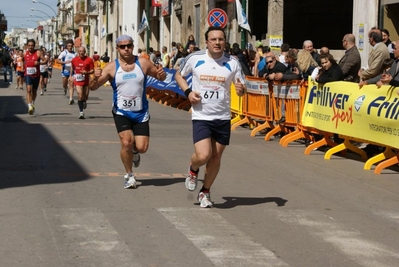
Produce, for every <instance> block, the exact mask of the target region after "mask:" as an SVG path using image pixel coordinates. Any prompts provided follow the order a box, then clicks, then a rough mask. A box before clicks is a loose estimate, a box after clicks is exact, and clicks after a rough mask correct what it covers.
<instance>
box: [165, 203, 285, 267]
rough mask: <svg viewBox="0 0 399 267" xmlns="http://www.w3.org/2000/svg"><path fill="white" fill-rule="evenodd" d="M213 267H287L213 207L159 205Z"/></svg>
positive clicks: (168, 218) (166, 216) (170, 220)
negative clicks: (209, 208)
mask: <svg viewBox="0 0 399 267" xmlns="http://www.w3.org/2000/svg"><path fill="white" fill-rule="evenodd" d="M158 211H159V212H160V213H161V214H162V215H163V216H164V217H165V218H166V219H167V220H168V221H169V222H170V223H172V224H173V225H174V226H175V227H176V228H177V229H178V230H179V231H180V232H182V233H183V234H184V235H185V236H186V237H187V238H188V239H189V240H190V241H191V242H192V243H193V244H194V245H195V246H196V247H197V248H198V249H199V250H201V251H202V252H203V253H204V254H205V256H207V257H208V258H209V259H210V260H211V261H212V263H213V264H214V265H215V266H221V267H222V266H223V267H225V266H251V267H255V266H271V267H278V266H289V265H288V264H287V263H285V262H284V261H282V260H280V259H279V258H278V257H277V256H276V255H275V254H274V253H273V252H271V251H270V250H268V249H266V248H264V247H262V245H260V244H258V243H255V242H253V241H252V240H251V239H250V238H249V237H248V236H246V235H245V234H244V233H243V232H242V231H240V230H239V229H237V228H236V227H235V226H233V225H231V224H230V223H229V222H228V221H226V220H224V219H223V218H222V217H221V216H220V215H219V214H217V213H216V212H214V211H212V210H208V209H200V208H198V207H197V208H159V209H158Z"/></svg>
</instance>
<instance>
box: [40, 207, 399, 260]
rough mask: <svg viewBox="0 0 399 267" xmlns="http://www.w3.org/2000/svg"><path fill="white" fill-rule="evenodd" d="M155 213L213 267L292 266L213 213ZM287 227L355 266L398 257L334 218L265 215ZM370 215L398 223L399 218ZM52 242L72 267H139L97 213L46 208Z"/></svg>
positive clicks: (292, 213) (175, 210)
mask: <svg viewBox="0 0 399 267" xmlns="http://www.w3.org/2000/svg"><path fill="white" fill-rule="evenodd" d="M157 212H159V213H160V214H162V216H163V217H164V218H165V219H166V220H167V221H168V222H169V223H170V224H171V225H173V226H174V227H175V228H176V229H177V230H178V231H180V232H181V233H182V234H183V235H184V236H185V237H186V238H187V240H188V241H189V242H191V243H192V244H193V245H194V246H195V247H196V249H198V250H199V251H201V252H202V253H203V254H204V255H205V257H207V258H208V259H209V260H210V261H211V262H212V263H213V264H214V266H216V267H219V266H220V267H221V266H223V267H224V266H229V267H233V266H251V267H252V266H253V267H256V266H271V267H274V266H290V265H289V264H288V263H286V262H285V261H284V259H281V258H279V257H278V256H277V255H275V254H274V253H273V252H272V251H270V250H269V249H267V248H265V247H263V246H262V245H261V244H259V243H256V242H254V241H253V240H251V238H250V237H249V236H247V235H246V234H245V233H244V232H242V231H241V230H239V229H238V228H237V227H235V226H234V225H233V224H231V223H230V222H228V221H227V220H225V219H224V218H223V217H221V216H220V215H219V214H218V213H217V210H215V209H200V208H199V207H195V208H179V207H164V208H158V209H157ZM268 212H269V213H270V214H272V216H275V217H276V218H277V219H278V220H280V221H282V222H283V223H285V224H288V225H292V226H294V227H301V229H302V230H305V232H306V233H307V234H309V235H311V236H313V237H315V238H317V239H318V240H321V241H323V242H326V243H328V244H330V245H332V247H334V248H335V249H336V251H335V253H337V252H338V253H339V254H342V255H344V256H345V257H347V258H348V259H350V260H351V261H353V262H355V263H356V264H358V265H359V266H370V267H371V266H373V267H374V266H386V267H390V266H397V262H399V253H398V252H397V251H394V250H392V249H391V248H389V247H388V246H386V245H385V244H382V243H379V242H376V241H373V240H369V239H367V238H366V237H365V236H364V235H363V234H362V233H361V232H359V231H358V230H356V229H353V228H352V227H351V228H349V227H346V226H345V225H344V224H343V223H340V222H339V221H337V220H335V219H334V218H332V217H329V216H327V215H324V214H322V213H318V212H312V211H307V210H295V211H281V210H268ZM373 213H374V214H376V215H378V216H381V217H384V218H386V219H389V220H392V221H394V222H399V221H398V218H399V213H395V212H389V211H376V212H373ZM43 214H44V217H45V219H46V221H47V224H48V226H49V228H50V232H51V234H52V237H53V242H54V244H55V246H56V248H57V251H58V254H59V257H60V259H61V262H63V263H66V264H69V263H70V264H71V266H72V265H73V266H87V265H90V266H112V265H113V263H114V262H118V267H119V266H122V267H123V266H133V267H141V266H142V265H140V264H139V263H137V258H135V257H134V255H133V253H132V252H131V251H130V249H129V248H128V247H127V245H126V244H125V242H124V241H123V239H122V238H121V237H120V236H119V234H118V233H117V232H116V231H115V229H114V228H113V227H112V225H111V224H110V223H109V222H108V220H107V219H106V217H105V215H104V214H103V213H102V212H101V211H100V210H98V209H95V208H91V209H89V208H70V209H44V210H43ZM93 264H94V265H93Z"/></svg>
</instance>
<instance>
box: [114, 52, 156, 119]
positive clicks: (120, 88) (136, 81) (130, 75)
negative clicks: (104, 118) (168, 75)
mask: <svg viewBox="0 0 399 267" xmlns="http://www.w3.org/2000/svg"><path fill="white" fill-rule="evenodd" d="M115 69H116V72H115V78H114V80H113V81H112V83H111V85H112V88H113V91H114V95H113V112H114V113H115V114H118V115H122V116H127V117H129V118H130V119H132V120H133V121H134V122H136V123H140V122H145V121H148V120H149V112H148V100H147V97H146V90H145V89H146V82H147V77H146V75H145V74H144V73H143V70H142V69H141V66H140V63H139V61H138V60H136V66H135V68H134V69H133V70H132V71H130V72H126V71H124V70H123V69H122V68H121V67H120V65H119V60H115Z"/></svg>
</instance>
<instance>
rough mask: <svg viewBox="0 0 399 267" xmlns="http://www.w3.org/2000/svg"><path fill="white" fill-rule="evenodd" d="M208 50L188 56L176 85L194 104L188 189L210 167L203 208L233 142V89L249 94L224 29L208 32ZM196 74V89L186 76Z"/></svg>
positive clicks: (202, 194)
mask: <svg viewBox="0 0 399 267" xmlns="http://www.w3.org/2000/svg"><path fill="white" fill-rule="evenodd" d="M205 39H206V45H207V49H206V50H202V51H198V52H194V53H192V54H190V55H189V56H187V57H186V59H185V61H184V63H183V64H182V65H181V66H180V69H179V70H178V71H177V73H176V76H175V78H176V82H177V84H178V85H179V86H180V88H181V89H183V90H184V93H185V94H186V96H187V98H188V100H189V101H190V102H191V108H192V123H193V141H194V149H195V153H194V154H193V155H192V156H191V165H190V167H189V169H188V174H187V178H186V181H185V186H186V188H187V189H188V190H189V191H194V190H195V188H196V186H197V176H198V172H199V168H200V167H201V166H202V165H205V164H206V173H205V178H204V185H203V187H202V188H201V190H200V192H199V194H198V201H199V202H200V206H201V207H203V208H211V207H212V206H213V203H212V202H211V200H210V188H211V186H212V183H213V182H214V180H215V179H216V176H217V174H218V172H219V169H220V161H221V157H222V154H223V151H224V149H225V147H226V146H227V145H228V144H229V142H230V119H231V117H230V86H231V84H232V83H234V85H235V88H236V93H237V95H238V96H242V95H243V94H244V93H245V91H246V86H245V77H244V75H243V73H242V70H241V66H240V63H239V62H238V59H237V58H235V57H234V56H232V55H230V54H227V53H224V49H225V45H226V34H225V33H224V31H223V29H222V28H220V27H213V26H212V27H210V28H209V29H208V30H207V32H206V33H205ZM190 73H192V84H193V88H189V87H188V83H187V81H186V79H185V77H186V76H187V75H188V74H190Z"/></svg>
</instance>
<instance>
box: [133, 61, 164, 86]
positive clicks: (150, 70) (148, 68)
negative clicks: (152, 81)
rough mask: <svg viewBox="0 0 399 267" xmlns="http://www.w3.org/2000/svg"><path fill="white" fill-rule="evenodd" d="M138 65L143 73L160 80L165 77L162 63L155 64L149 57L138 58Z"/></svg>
mask: <svg viewBox="0 0 399 267" xmlns="http://www.w3.org/2000/svg"><path fill="white" fill-rule="evenodd" d="M139 61H140V66H141V68H142V69H143V71H144V73H146V74H147V75H150V76H152V77H154V78H156V79H158V80H160V81H163V80H165V79H166V73H165V71H164V70H163V68H162V65H157V66H155V65H154V64H153V63H152V62H151V61H150V60H149V59H146V58H139Z"/></svg>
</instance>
